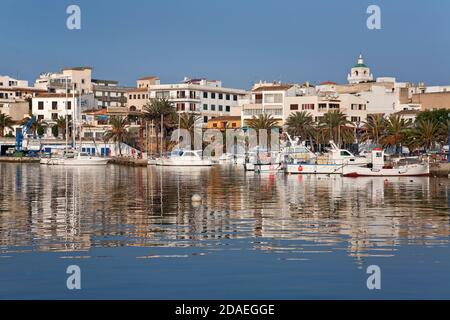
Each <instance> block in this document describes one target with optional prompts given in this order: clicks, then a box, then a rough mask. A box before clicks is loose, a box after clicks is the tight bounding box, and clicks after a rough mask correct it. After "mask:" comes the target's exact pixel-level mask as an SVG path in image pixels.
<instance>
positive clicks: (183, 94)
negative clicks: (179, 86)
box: [177, 91, 186, 99]
mask: <svg viewBox="0 0 450 320" xmlns="http://www.w3.org/2000/svg"><path fill="white" fill-rule="evenodd" d="M184 98H186V92H185V91H177V99H184Z"/></svg>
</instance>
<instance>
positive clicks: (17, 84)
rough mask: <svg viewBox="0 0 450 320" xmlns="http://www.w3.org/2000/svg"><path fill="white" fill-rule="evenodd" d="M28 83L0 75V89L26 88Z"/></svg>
mask: <svg viewBox="0 0 450 320" xmlns="http://www.w3.org/2000/svg"><path fill="white" fill-rule="evenodd" d="M27 87H28V81H26V80H17V79H14V78H12V77H10V76H2V75H0V88H27Z"/></svg>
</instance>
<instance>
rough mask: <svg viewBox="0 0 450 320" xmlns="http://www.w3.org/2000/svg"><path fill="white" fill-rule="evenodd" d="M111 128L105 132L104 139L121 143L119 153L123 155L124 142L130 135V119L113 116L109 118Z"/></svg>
mask: <svg viewBox="0 0 450 320" xmlns="http://www.w3.org/2000/svg"><path fill="white" fill-rule="evenodd" d="M109 124H110V125H111V129H110V130H108V131H107V132H105V134H104V141H109V140H111V139H112V140H113V141H114V142H115V143H117V144H118V145H119V155H120V156H122V142H123V141H124V140H125V139H126V138H127V137H128V119H127V118H126V117H119V116H113V117H111V118H110V119H109Z"/></svg>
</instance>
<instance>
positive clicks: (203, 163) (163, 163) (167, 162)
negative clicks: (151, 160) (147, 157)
mask: <svg viewBox="0 0 450 320" xmlns="http://www.w3.org/2000/svg"><path fill="white" fill-rule="evenodd" d="M156 165H157V166H160V167H211V166H212V165H213V162H212V161H211V160H196V161H189V160H178V159H177V160H172V159H164V160H157V161H156Z"/></svg>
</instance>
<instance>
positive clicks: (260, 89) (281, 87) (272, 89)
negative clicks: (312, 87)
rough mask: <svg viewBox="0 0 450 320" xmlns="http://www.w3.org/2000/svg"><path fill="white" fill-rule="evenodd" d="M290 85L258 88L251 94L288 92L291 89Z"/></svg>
mask: <svg viewBox="0 0 450 320" xmlns="http://www.w3.org/2000/svg"><path fill="white" fill-rule="evenodd" d="M292 87H293V85H292V84H280V85H269V86H261V87H259V88H256V89H254V90H253V92H260V91H281V90H283V91H284V90H288V89H290V88H292Z"/></svg>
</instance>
